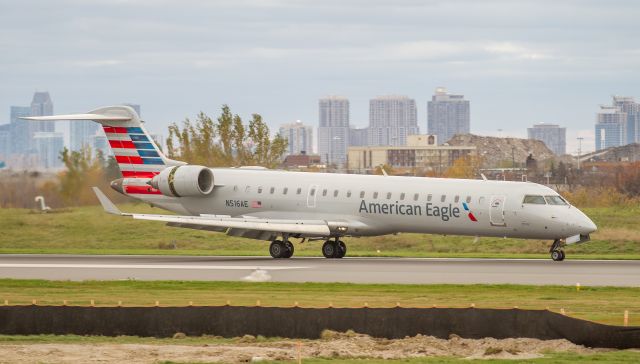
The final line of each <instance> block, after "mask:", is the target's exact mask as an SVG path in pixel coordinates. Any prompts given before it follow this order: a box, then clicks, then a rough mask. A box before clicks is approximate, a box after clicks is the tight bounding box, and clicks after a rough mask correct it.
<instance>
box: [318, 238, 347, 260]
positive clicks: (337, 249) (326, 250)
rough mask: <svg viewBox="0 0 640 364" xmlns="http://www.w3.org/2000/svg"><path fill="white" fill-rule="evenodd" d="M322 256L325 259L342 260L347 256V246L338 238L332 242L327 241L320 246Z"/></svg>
mask: <svg viewBox="0 0 640 364" xmlns="http://www.w3.org/2000/svg"><path fill="white" fill-rule="evenodd" d="M322 255H324V257H325V258H343V257H344V256H345V255H347V245H346V244H345V243H344V242H343V241H342V240H338V238H336V240H334V241H331V240H327V241H325V242H324V244H323V245H322Z"/></svg>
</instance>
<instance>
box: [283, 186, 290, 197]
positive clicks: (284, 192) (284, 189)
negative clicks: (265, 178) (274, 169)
mask: <svg viewBox="0 0 640 364" xmlns="http://www.w3.org/2000/svg"><path fill="white" fill-rule="evenodd" d="M287 192H289V188H288V187H285V188H283V189H282V194H283V195H286V194H287Z"/></svg>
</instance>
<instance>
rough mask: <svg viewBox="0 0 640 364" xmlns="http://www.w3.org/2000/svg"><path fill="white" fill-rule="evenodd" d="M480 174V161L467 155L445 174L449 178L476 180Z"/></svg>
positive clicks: (454, 162)
mask: <svg viewBox="0 0 640 364" xmlns="http://www.w3.org/2000/svg"><path fill="white" fill-rule="evenodd" d="M479 174H480V159H479V158H478V157H474V156H469V155H465V156H462V157H460V158H458V159H456V160H455V161H453V164H452V165H451V167H449V168H448V169H447V170H446V171H445V172H444V176H445V177H447V178H466V179H475V178H476V177H477V176H478V175H479Z"/></svg>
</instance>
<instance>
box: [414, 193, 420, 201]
mask: <svg viewBox="0 0 640 364" xmlns="http://www.w3.org/2000/svg"><path fill="white" fill-rule="evenodd" d="M418 197H420V195H418V194H417V193H416V194H415V195H413V200H414V201H418Z"/></svg>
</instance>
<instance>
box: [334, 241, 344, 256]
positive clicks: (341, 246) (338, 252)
mask: <svg viewBox="0 0 640 364" xmlns="http://www.w3.org/2000/svg"><path fill="white" fill-rule="evenodd" d="M345 255H347V245H346V244H345V243H344V241H342V240H340V241H338V249H336V256H335V257H336V258H344V256H345Z"/></svg>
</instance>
